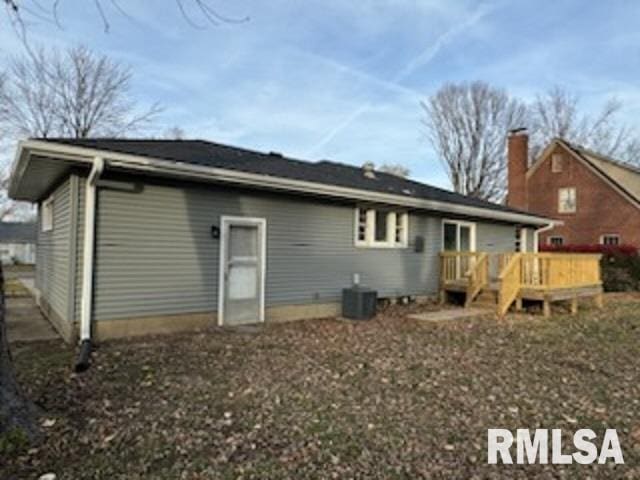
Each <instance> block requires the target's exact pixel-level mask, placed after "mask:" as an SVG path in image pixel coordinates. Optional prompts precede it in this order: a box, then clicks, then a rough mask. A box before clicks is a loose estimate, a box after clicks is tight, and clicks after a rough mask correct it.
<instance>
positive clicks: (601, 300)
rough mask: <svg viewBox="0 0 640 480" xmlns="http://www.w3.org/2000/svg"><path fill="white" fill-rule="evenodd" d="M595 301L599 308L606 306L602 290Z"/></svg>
mask: <svg viewBox="0 0 640 480" xmlns="http://www.w3.org/2000/svg"><path fill="white" fill-rule="evenodd" d="M595 303H596V307H598V308H599V309H602V307H603V306H604V295H603V294H602V292H600V293H598V294H597V295H596V296H595Z"/></svg>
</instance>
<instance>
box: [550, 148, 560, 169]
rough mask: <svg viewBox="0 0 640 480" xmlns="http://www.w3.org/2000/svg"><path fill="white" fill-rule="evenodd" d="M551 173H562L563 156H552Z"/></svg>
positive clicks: (556, 154) (557, 154)
mask: <svg viewBox="0 0 640 480" xmlns="http://www.w3.org/2000/svg"><path fill="white" fill-rule="evenodd" d="M551 172H553V173H561V172H562V154H560V153H554V154H553V155H551Z"/></svg>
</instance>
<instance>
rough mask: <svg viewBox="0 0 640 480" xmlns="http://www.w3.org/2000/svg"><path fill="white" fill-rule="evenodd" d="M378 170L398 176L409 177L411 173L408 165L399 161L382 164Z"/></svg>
mask: <svg viewBox="0 0 640 480" xmlns="http://www.w3.org/2000/svg"><path fill="white" fill-rule="evenodd" d="M378 170H379V171H381V172H384V173H390V174H391V175H395V176H396V177H403V178H406V177H408V176H409V174H410V173H411V171H410V170H409V169H408V168H407V167H405V166H404V165H400V164H399V163H397V164H393V163H385V164H383V165H380V168H378Z"/></svg>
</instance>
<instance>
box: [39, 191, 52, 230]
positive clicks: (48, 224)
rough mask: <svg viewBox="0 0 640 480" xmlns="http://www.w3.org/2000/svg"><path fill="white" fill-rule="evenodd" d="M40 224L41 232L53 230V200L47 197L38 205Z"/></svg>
mask: <svg viewBox="0 0 640 480" xmlns="http://www.w3.org/2000/svg"><path fill="white" fill-rule="evenodd" d="M40 209H41V213H40V222H41V229H42V231H43V232H49V231H51V230H53V198H52V197H49V198H48V199H47V200H45V201H44V202H42V203H41V204H40Z"/></svg>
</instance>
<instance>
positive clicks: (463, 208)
mask: <svg viewBox="0 0 640 480" xmlns="http://www.w3.org/2000/svg"><path fill="white" fill-rule="evenodd" d="M23 147H24V149H28V150H29V152H30V153H34V154H40V155H44V156H47V155H48V156H51V155H56V156H59V157H61V158H65V159H67V160H74V161H78V162H82V163H86V164H90V163H92V161H93V158H95V157H96V156H100V157H102V158H104V160H105V162H107V164H108V165H110V166H113V167H119V168H125V169H133V170H139V171H143V172H148V173H153V174H170V175H172V176H174V177H175V176H179V177H182V178H185V179H186V178H191V179H202V180H209V181H216V182H223V183H228V184H234V185H241V186H253V187H261V188H268V189H274V190H281V191H288V192H296V193H307V194H309V193H311V194H315V195H322V196H328V197H333V198H336V197H337V198H343V199H351V200H360V201H368V202H377V203H385V204H390V205H400V206H405V207H411V208H418V209H426V210H434V211H438V212H443V213H453V214H459V215H464V216H472V217H478V218H486V219H490V220H498V221H506V222H513V223H524V224H528V225H548V224H549V223H551V222H552V220H551V219H548V218H543V217H538V216H535V215H529V214H526V213H515V212H506V211H500V210H492V209H489V208H482V207H473V206H467V205H460V204H456V203H447V202H441V201H437V200H428V199H423V198H416V197H411V196H403V195H396V194H389V193H382V192H374V191H370V190H361V189H356V188H349V187H340V186H336V185H327V184H323V183H317V182H308V181H304V180H293V179H288V178H282V177H274V176H270V175H262V174H256V173H247V172H240V171H236V170H229V169H223V168H215V167H206V166H202V165H192V164H188V163H184V162H175V161H169V160H162V159H158V158H150V157H144V156H140V155H131V154H124V153H117V152H112V151H109V150H100V149H95V148H87V147H77V146H71V145H64V144H56V143H53V142H45V141H38V140H29V141H26V142H24V144H23Z"/></svg>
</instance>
